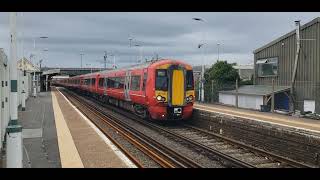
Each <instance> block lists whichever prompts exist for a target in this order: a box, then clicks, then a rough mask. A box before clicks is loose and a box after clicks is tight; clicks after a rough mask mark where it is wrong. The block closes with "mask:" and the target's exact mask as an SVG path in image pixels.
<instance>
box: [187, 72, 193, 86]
mask: <svg viewBox="0 0 320 180" xmlns="http://www.w3.org/2000/svg"><path fill="white" fill-rule="evenodd" d="M186 76H187V77H186V80H187V90H193V89H194V81H193V71H192V70H188V71H187V75H186Z"/></svg>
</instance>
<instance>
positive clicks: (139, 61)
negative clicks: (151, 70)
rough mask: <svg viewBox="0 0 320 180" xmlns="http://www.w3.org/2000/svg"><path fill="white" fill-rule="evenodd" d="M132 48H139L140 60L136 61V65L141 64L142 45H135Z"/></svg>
mask: <svg viewBox="0 0 320 180" xmlns="http://www.w3.org/2000/svg"><path fill="white" fill-rule="evenodd" d="M134 46H135V47H139V54H140V60H138V63H141V62H142V45H140V44H135V45H134Z"/></svg>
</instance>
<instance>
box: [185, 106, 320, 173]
mask: <svg viewBox="0 0 320 180" xmlns="http://www.w3.org/2000/svg"><path fill="white" fill-rule="evenodd" d="M193 112H194V113H193V118H192V119H191V120H190V121H188V122H189V123H191V124H192V125H194V126H197V127H199V128H203V129H205V130H208V131H211V132H213V133H217V134H220V135H222V136H225V137H228V138H231V139H233V140H238V141H241V142H243V143H245V144H248V145H252V146H254V147H258V148H260V149H263V150H266V151H268V152H273V153H274V154H277V155H280V156H285V157H288V158H291V159H294V160H297V161H302V162H305V163H307V164H312V165H315V166H317V167H320V156H319V155H320V154H319V149H320V136H319V134H318V133H312V132H308V131H305V130H302V129H299V130H297V129H295V128H291V127H285V126H280V125H276V124H271V123H268V122H263V121H255V120H250V119H245V118H237V117H232V116H227V115H222V114H218V113H214V112H207V111H201V110H198V109H194V111H193Z"/></svg>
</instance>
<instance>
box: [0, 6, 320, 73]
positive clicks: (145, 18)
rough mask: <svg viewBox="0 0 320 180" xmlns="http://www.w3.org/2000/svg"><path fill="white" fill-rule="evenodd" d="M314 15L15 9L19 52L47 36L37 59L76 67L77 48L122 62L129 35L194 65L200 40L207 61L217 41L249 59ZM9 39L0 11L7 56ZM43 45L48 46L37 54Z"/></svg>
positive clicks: (0, 40)
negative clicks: (262, 47)
mask: <svg viewBox="0 0 320 180" xmlns="http://www.w3.org/2000/svg"><path fill="white" fill-rule="evenodd" d="M319 16H320V13H318V12H317V13H302V12H296V13H294V12H292V13H271V12H270V13H262V12H257V13H246V12H238V13H232V12H223V13H213V12H208V13H196V12H192V13H181V12H170V13H169V12H163V13H161V12H157V13H156V12H141V13H134V12H131V13H129V12H128V13H126V12H115V13H108V12H102V13H98V12H94V13H90V12H88V13H75V12H70V13H67V12H64V13H60V12H57V13H54V12H50V13H42V12H34V13H32V12H25V13H18V38H19V44H18V45H19V47H18V57H22V55H23V54H24V56H26V57H28V59H29V57H30V54H31V53H32V52H35V51H34V49H33V38H35V37H40V36H48V37H49V38H48V39H39V38H38V39H36V50H37V54H38V57H37V61H38V60H39V59H38V58H42V59H44V62H43V65H44V66H54V67H80V52H81V51H83V53H84V54H85V55H84V56H83V66H86V64H89V63H90V64H92V66H94V67H103V64H102V63H99V62H98V61H102V60H103V55H104V51H107V52H108V53H114V54H115V55H116V61H117V64H118V66H124V65H128V63H131V64H133V63H135V62H137V58H138V57H139V56H140V55H139V54H140V50H139V48H138V47H130V46H129V40H128V38H129V36H131V37H134V40H133V41H132V44H141V45H142V48H141V51H142V55H143V57H144V58H148V59H150V58H152V57H153V56H155V54H156V53H157V54H159V57H161V58H173V59H180V60H183V61H186V62H188V63H190V64H192V65H197V64H200V63H201V62H202V59H203V55H202V50H201V49H198V48H197V45H198V44H199V43H202V42H205V43H206V45H205V46H204V48H203V50H204V54H205V55H204V57H205V58H204V59H205V62H206V64H212V63H213V62H215V61H216V60H217V58H218V48H217V43H220V44H221V45H220V59H223V60H228V61H229V62H236V63H238V64H248V63H252V62H253V53H252V52H253V50H255V49H257V48H259V47H261V46H262V45H264V44H266V43H268V42H270V41H272V40H274V39H275V38H277V37H279V36H281V35H283V34H285V33H287V32H289V31H291V30H293V29H294V21H295V20H297V19H299V20H301V24H305V23H307V22H309V21H311V20H312V19H314V18H316V17H319ZM193 17H200V18H203V19H204V20H205V22H199V21H194V20H192V18H193ZM22 37H23V38H22ZM203 39H204V41H203ZM9 40H10V39H9V13H4V12H0V47H2V48H4V49H5V52H6V53H7V55H8V56H9V47H10V46H9ZM22 49H24V50H22ZM43 49H48V50H49V51H47V52H42V53H41V54H40V53H39V52H41V50H43ZM109 59H110V60H111V59H113V57H109ZM109 67H110V65H109Z"/></svg>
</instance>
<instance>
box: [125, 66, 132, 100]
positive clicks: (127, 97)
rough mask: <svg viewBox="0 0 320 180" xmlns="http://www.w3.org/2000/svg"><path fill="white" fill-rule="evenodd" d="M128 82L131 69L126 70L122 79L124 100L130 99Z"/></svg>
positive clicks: (129, 82)
mask: <svg viewBox="0 0 320 180" xmlns="http://www.w3.org/2000/svg"><path fill="white" fill-rule="evenodd" d="M130 84H131V71H129V70H128V71H126V76H125V79H124V98H125V100H126V101H130V100H131V99H130V94H129V92H130Z"/></svg>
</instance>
